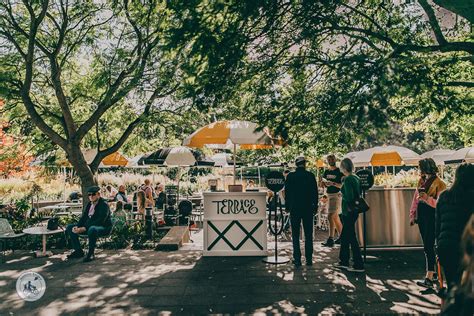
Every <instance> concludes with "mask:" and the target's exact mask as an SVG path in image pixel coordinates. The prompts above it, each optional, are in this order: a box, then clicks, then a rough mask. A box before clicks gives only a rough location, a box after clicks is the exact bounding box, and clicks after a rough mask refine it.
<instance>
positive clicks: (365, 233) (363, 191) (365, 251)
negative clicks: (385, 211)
mask: <svg viewBox="0 0 474 316" xmlns="http://www.w3.org/2000/svg"><path fill="white" fill-rule="evenodd" d="M362 196H363V197H364V199H365V190H362ZM366 213H367V212H364V214H363V219H364V221H363V224H364V225H363V228H362V231H363V235H364V263H365V261H366V260H367V228H366V227H367V226H366V224H367V222H366Z"/></svg>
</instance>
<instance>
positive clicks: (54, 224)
mask: <svg viewBox="0 0 474 316" xmlns="http://www.w3.org/2000/svg"><path fill="white" fill-rule="evenodd" d="M58 228H59V218H57V217H52V218H50V219H48V226H46V229H47V230H56V229H58Z"/></svg>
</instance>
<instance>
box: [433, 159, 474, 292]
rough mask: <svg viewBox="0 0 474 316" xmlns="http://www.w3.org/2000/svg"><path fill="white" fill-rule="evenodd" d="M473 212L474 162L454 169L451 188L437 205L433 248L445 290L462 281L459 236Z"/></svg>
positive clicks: (441, 196) (443, 194)
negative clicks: (444, 283)
mask: <svg viewBox="0 0 474 316" xmlns="http://www.w3.org/2000/svg"><path fill="white" fill-rule="evenodd" d="M473 212H474V165H472V164H462V165H460V166H459V167H458V168H457V169H456V175H455V179H454V183H453V185H452V187H451V188H450V189H448V190H446V191H444V192H443V193H442V194H441V195H440V197H439V200H438V204H437V205H436V225H435V235H436V246H437V247H436V248H437V253H438V257H439V261H440V263H441V266H442V267H443V270H444V274H445V277H446V283H447V285H448V289H449V288H451V287H452V286H453V285H456V284H459V282H460V281H461V273H462V267H461V257H462V252H461V235H462V233H463V229H464V227H465V226H466V223H467V222H468V221H469V218H470V217H471V215H472V214H473Z"/></svg>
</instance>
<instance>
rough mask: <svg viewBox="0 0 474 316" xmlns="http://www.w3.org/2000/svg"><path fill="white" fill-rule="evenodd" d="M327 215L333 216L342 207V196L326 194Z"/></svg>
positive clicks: (339, 194)
mask: <svg viewBox="0 0 474 316" xmlns="http://www.w3.org/2000/svg"><path fill="white" fill-rule="evenodd" d="M327 196H328V213H329V214H334V213H336V214H337V213H339V212H340V211H341V207H342V194H341V193H340V192H338V193H328V194H327Z"/></svg>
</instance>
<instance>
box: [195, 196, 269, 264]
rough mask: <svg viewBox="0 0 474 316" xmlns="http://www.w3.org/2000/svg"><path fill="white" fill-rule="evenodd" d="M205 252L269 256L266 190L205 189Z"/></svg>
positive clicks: (209, 254)
mask: <svg viewBox="0 0 474 316" xmlns="http://www.w3.org/2000/svg"><path fill="white" fill-rule="evenodd" d="M203 195H204V256H266V255H267V214H266V193H265V192H233V193H229V192H205V193H204V194H203Z"/></svg>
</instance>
